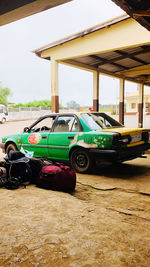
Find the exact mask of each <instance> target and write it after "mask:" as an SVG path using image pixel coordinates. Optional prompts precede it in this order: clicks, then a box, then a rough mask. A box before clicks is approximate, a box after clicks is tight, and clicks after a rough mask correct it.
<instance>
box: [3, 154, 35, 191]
mask: <svg viewBox="0 0 150 267" xmlns="http://www.w3.org/2000/svg"><path fill="white" fill-rule="evenodd" d="M4 167H5V168H6V179H7V182H6V184H5V187H6V188H7V189H17V188H18V187H19V186H20V185H24V183H25V182H30V181H31V178H32V170H31V168H30V166H29V158H27V157H25V155H24V154H23V153H22V152H20V151H10V152H9V154H8V156H7V157H5V164H4ZM24 186H25V185H24Z"/></svg>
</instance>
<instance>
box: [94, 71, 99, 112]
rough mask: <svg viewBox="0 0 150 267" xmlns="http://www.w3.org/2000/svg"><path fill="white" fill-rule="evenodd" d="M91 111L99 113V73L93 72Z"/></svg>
mask: <svg viewBox="0 0 150 267" xmlns="http://www.w3.org/2000/svg"><path fill="white" fill-rule="evenodd" d="M93 111H99V72H98V71H93Z"/></svg>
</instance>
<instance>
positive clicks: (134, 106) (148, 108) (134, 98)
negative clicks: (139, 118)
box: [125, 89, 150, 114]
mask: <svg viewBox="0 0 150 267" xmlns="http://www.w3.org/2000/svg"><path fill="white" fill-rule="evenodd" d="M138 97H139V92H138V91H135V92H132V93H127V94H126V95H125V103H126V104H125V106H126V114H136V113H137V112H138ZM143 113H144V114H150V89H145V90H144V99H143Z"/></svg>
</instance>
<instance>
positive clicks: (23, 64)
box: [0, 0, 136, 106]
mask: <svg viewBox="0 0 150 267" xmlns="http://www.w3.org/2000/svg"><path fill="white" fill-rule="evenodd" d="M123 13H124V12H123V11H122V10H121V9H120V8H119V7H118V6H116V5H115V4H114V3H113V2H112V1H111V0H92V1H91V0H74V1H73V2H70V3H67V4H65V5H62V6H58V7H56V8H53V9H49V10H47V11H44V12H41V13H39V14H36V15H33V16H30V17H27V18H25V19H22V20H19V21H17V22H13V23H11V24H8V25H4V26H1V27H0V40H1V41H0V81H2V84H3V86H8V87H9V88H10V90H11V92H12V94H13V95H12V96H11V97H10V98H9V101H11V102H15V103H19V102H21V103H25V102H28V101H33V100H40V99H50V98H51V83H50V62H49V61H48V60H44V59H40V58H38V57H37V56H35V54H33V53H31V51H32V50H34V49H36V48H38V47H40V46H43V45H45V44H48V43H51V42H53V41H56V40H58V39H60V38H63V37H65V36H68V35H70V34H73V33H76V32H78V31H81V30H83V29H85V28H88V27H90V26H93V25H96V24H98V23H101V22H103V21H106V20H108V19H111V18H114V17H116V16H119V15H121V14H123ZM92 84H93V81H92V73H89V72H87V71H82V70H78V69H74V68H71V67H67V66H63V65H60V67H59V90H60V103H62V104H63V105H66V103H67V102H68V101H71V100H75V101H76V102H77V103H79V104H80V105H81V106H82V105H90V106H91V105H92ZM118 89H119V87H118V80H116V79H113V78H108V77H106V76H102V77H101V79H100V103H101V104H109V103H114V104H115V103H117V101H118V100H117V97H118V93H119V90H118ZM110 90H111V93H110ZM127 90H128V91H130V90H132V91H133V90H136V85H135V84H133V83H128V86H127Z"/></svg>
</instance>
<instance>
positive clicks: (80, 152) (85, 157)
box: [70, 148, 94, 173]
mask: <svg viewBox="0 0 150 267" xmlns="http://www.w3.org/2000/svg"><path fill="white" fill-rule="evenodd" d="M70 161H71V165H72V167H73V169H74V170H75V171H76V172H80V173H87V172H89V171H90V170H91V168H92V167H93V165H94V162H93V159H92V158H91V157H90V155H89V153H88V151H87V150H86V149H81V148H77V149H75V150H74V151H73V152H72V153H71V157H70Z"/></svg>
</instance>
